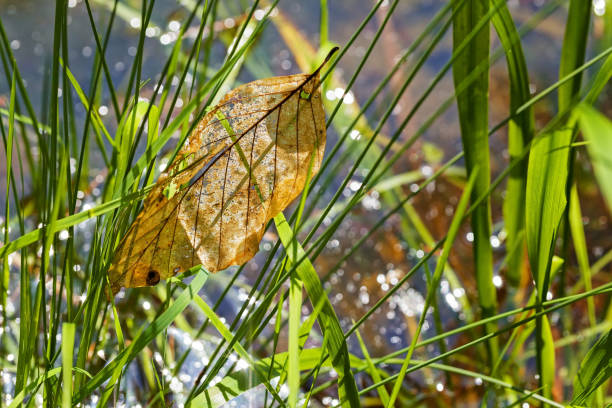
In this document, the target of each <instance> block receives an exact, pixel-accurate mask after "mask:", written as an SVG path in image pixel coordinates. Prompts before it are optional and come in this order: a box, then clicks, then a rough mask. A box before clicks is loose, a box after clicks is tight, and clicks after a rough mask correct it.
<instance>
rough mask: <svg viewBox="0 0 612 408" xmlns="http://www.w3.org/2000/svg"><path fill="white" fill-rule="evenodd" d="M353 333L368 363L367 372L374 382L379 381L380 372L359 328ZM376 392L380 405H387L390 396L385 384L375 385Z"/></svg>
mask: <svg viewBox="0 0 612 408" xmlns="http://www.w3.org/2000/svg"><path fill="white" fill-rule="evenodd" d="M355 335H356V336H357V340H358V341H359V347H361V352H362V353H363V357H364V358H365V360H366V363H367V364H368V373H369V374H370V376H371V377H372V381H374V382H375V383H379V382H380V381H381V377H380V373H379V371H378V368H376V366H375V365H374V362H373V361H372V359H371V358H370V353H369V352H368V347H367V346H366V344H365V342H364V341H363V338H362V337H361V334H360V333H359V330H355ZM376 392H378V397H379V398H380V402H382V405H383V406H385V407H386V406H389V398H390V397H389V393H388V392H387V389H386V388H385V386H384V385H381V386H380V387H377V388H376Z"/></svg>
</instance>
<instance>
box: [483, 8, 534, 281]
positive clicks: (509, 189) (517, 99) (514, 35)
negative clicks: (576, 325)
mask: <svg viewBox="0 0 612 408" xmlns="http://www.w3.org/2000/svg"><path fill="white" fill-rule="evenodd" d="M492 22H493V26H494V27H495V30H496V32H497V36H498V37H499V40H500V42H501V44H502V46H503V48H504V52H505V55H506V64H507V66H508V75H509V79H510V112H511V113H512V112H516V110H517V109H518V108H519V107H520V106H521V105H523V104H524V103H526V102H527V101H529V99H530V97H531V95H530V92H529V75H528V72H527V63H526V62H525V56H524V53H523V47H522V46H521V41H520V36H519V33H518V31H517V29H516V27H515V26H514V22H513V20H512V16H511V15H510V12H509V11H508V6H507V5H506V4H505V3H502V4H501V5H500V7H499V9H498V12H497V13H496V14H495V15H494V16H493V18H492ZM534 126H535V119H534V114H533V107H529V108H527V109H525V110H524V111H523V112H521V113H520V114H517V115H513V116H512V118H511V119H510V123H509V124H508V153H509V154H510V161H511V162H512V161H514V160H517V157H518V156H519V155H521V153H522V152H523V149H524V148H525V146H526V145H527V144H528V143H529V141H530V140H531V138H532V137H533V132H534ZM526 183H527V158H522V159H521V163H520V164H519V165H517V166H516V167H515V168H514V170H513V171H512V173H511V174H510V177H509V178H508V184H507V186H506V197H505V200H504V205H503V215H504V226H505V229H506V233H507V239H506V247H507V248H509V251H508V256H507V265H508V272H507V274H506V277H507V279H508V282H509V283H510V284H511V285H514V286H517V285H518V283H519V282H520V279H521V273H522V271H523V270H524V263H525V262H524V260H525V256H524V254H525V251H524V245H525V242H524V230H525V185H526Z"/></svg>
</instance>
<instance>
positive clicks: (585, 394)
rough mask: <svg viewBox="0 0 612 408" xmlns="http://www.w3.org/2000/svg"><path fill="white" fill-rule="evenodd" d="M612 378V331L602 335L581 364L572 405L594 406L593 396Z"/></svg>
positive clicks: (576, 378)
mask: <svg viewBox="0 0 612 408" xmlns="http://www.w3.org/2000/svg"><path fill="white" fill-rule="evenodd" d="M610 376H612V330H610V331H608V332H607V333H605V334H604V335H602V336H601V337H600V338H599V339H598V340H597V342H596V343H595V344H594V345H593V347H591V349H590V350H589V352H588V353H587V355H586V356H584V359H583V360H582V362H581V363H580V369H579V370H578V373H576V376H575V377H574V398H573V399H572V402H571V403H572V404H575V405H586V406H594V405H592V404H593V401H592V398H591V394H593V392H594V391H595V390H597V389H598V388H599V386H600V385H602V384H603V383H604V382H605V381H606V380H607V379H608V378H610Z"/></svg>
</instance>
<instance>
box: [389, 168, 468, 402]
mask: <svg viewBox="0 0 612 408" xmlns="http://www.w3.org/2000/svg"><path fill="white" fill-rule="evenodd" d="M478 172H479V167H478V166H476V167H474V168H473V169H472V174H471V175H470V178H469V180H468V183H467V185H466V186H465V190H464V191H463V194H462V195H461V199H460V200H459V203H458V204H457V208H456V209H455V215H454V216H453V220H452V221H451V225H450V227H449V230H448V234H447V236H446V240H445V241H444V246H443V247H442V255H440V258H438V263H437V264H436V270H435V271H434V275H433V278H432V279H431V285H429V288H428V291H427V297H426V298H425V305H424V306H423V311H422V312H421V316H420V318H419V324H418V326H417V329H416V331H415V333H414V335H413V336H412V341H411V343H410V348H409V349H408V352H407V353H406V357H405V358H404V362H403V363H402V368H401V369H400V371H399V375H398V377H397V380H396V381H395V384H394V386H393V392H392V393H391V397H390V398H389V402H388V403H387V404H386V406H387V407H388V408H392V407H393V406H394V403H395V400H396V399H397V397H398V395H399V392H400V390H401V388H402V382H403V381H404V376H405V374H406V369H407V368H408V364H409V363H410V360H411V359H412V353H413V352H414V348H415V346H416V344H417V342H418V340H419V336H420V334H421V329H422V328H423V324H424V323H425V318H426V316H427V311H428V310H429V307H430V306H431V303H432V301H433V299H434V297H435V293H436V290H438V286H439V283H440V279H442V272H444V267H445V265H446V263H447V261H448V256H449V255H450V251H451V248H452V247H453V243H454V242H455V238H457V234H458V233H459V227H461V222H462V221H463V216H464V214H465V212H466V210H467V207H468V203H469V201H470V197H471V196H472V191H473V189H474V187H475V184H476V180H477V179H478Z"/></svg>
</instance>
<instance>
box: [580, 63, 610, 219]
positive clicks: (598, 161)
mask: <svg viewBox="0 0 612 408" xmlns="http://www.w3.org/2000/svg"><path fill="white" fill-rule="evenodd" d="M611 61H612V60H611ZM577 111H578V121H579V124H580V130H582V134H583V136H584V138H585V139H586V140H587V141H588V142H589V143H588V144H587V151H588V153H589V157H590V158H591V163H592V164H593V170H594V172H595V177H596V179H597V182H598V183H599V188H600V189H601V192H602V195H603V197H604V200H605V201H606V203H607V204H608V211H610V212H611V213H612V182H611V180H612V161H611V160H610V152H612V121H610V119H608V118H607V117H605V116H604V115H602V114H601V113H599V112H597V111H596V110H595V109H593V108H591V107H590V106H588V105H586V104H581V105H580V106H579V107H578V110H577Z"/></svg>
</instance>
